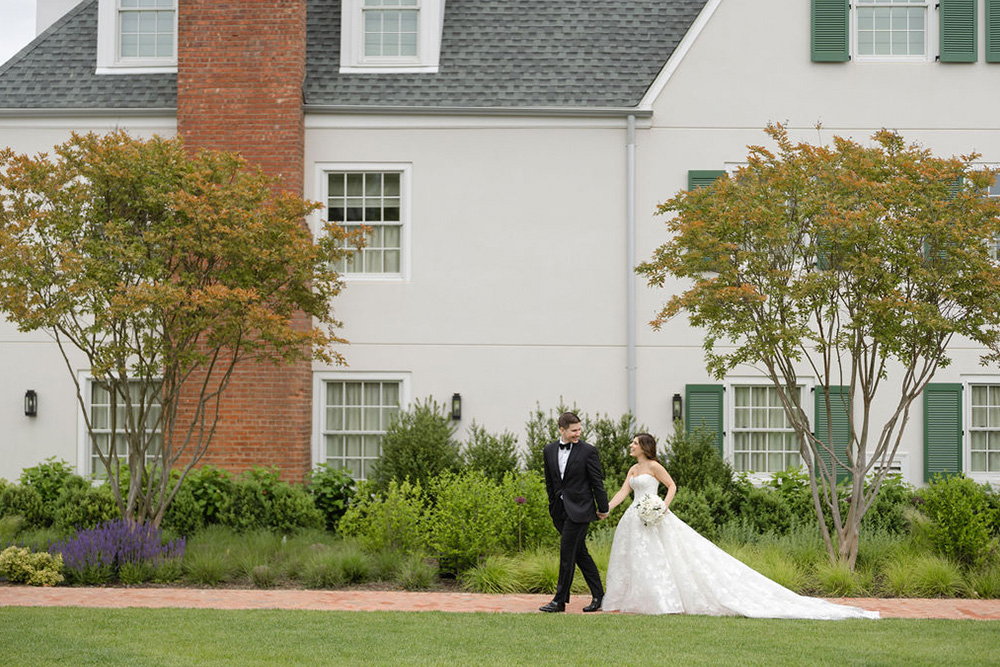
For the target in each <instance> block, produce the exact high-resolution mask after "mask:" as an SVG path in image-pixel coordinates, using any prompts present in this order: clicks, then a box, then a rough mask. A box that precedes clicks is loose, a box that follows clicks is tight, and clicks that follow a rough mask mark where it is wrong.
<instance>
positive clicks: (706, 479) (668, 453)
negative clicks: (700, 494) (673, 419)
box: [660, 426, 735, 497]
mask: <svg viewBox="0 0 1000 667" xmlns="http://www.w3.org/2000/svg"><path fill="white" fill-rule="evenodd" d="M714 440H715V435H714V433H713V432H711V431H706V430H704V429H698V430H697V431H695V432H694V433H686V432H685V431H684V430H683V427H681V426H678V427H677V429H676V430H675V431H674V434H673V436H671V437H670V438H669V439H668V440H667V442H666V443H665V447H663V453H662V454H661V456H660V458H661V459H662V462H663V466H664V467H665V468H666V469H667V470H668V471H669V472H670V476H671V477H672V478H673V480H674V481H675V482H676V483H677V486H678V488H691V489H703V488H705V487H706V486H710V485H715V486H718V487H719V488H720V489H722V491H723V493H724V494H725V495H726V496H727V497H728V496H729V495H730V494H731V493H732V492H733V491H734V488H735V482H734V481H733V469H732V467H731V466H730V465H729V464H728V463H727V462H726V461H725V460H723V458H722V457H721V456H719V452H718V450H716V449H715V444H714Z"/></svg>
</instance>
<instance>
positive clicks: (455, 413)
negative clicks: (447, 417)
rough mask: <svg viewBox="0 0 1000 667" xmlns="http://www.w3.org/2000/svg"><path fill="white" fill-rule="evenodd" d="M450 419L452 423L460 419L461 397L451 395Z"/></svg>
mask: <svg viewBox="0 0 1000 667" xmlns="http://www.w3.org/2000/svg"><path fill="white" fill-rule="evenodd" d="M451 418H452V420H453V421H458V420H459V419H461V418H462V395H461V394H452V395H451Z"/></svg>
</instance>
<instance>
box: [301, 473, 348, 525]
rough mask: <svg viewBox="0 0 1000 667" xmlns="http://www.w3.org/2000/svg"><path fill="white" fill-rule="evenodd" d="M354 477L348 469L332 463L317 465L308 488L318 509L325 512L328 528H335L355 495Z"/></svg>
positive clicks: (324, 516)
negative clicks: (337, 466) (342, 468)
mask: <svg viewBox="0 0 1000 667" xmlns="http://www.w3.org/2000/svg"><path fill="white" fill-rule="evenodd" d="M354 486H355V484H354V478H352V477H351V475H350V473H348V472H347V471H346V470H341V469H339V468H336V467H334V466H331V465H327V464H322V465H319V466H317V467H316V468H315V469H314V470H313V471H312V475H311V476H310V478H309V485H308V486H307V487H306V490H307V491H308V492H309V493H310V495H312V498H313V504H314V505H316V509H318V510H319V511H320V512H322V513H323V518H324V520H325V522H326V528H327V530H335V529H336V528H337V524H338V523H339V522H340V517H342V516H344V512H346V511H347V507H348V506H349V505H350V502H351V498H352V497H353V496H354Z"/></svg>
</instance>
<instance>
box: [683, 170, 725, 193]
mask: <svg viewBox="0 0 1000 667" xmlns="http://www.w3.org/2000/svg"><path fill="white" fill-rule="evenodd" d="M725 175H726V170H725V169H692V170H690V171H689V172H688V190H694V189H695V188H704V187H706V186H708V185H711V184H712V183H715V180H716V179H717V178H722V177H723V176H725Z"/></svg>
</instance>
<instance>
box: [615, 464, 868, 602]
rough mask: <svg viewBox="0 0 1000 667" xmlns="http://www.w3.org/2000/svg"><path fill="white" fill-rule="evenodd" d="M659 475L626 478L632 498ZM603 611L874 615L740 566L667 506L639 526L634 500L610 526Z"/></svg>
mask: <svg viewBox="0 0 1000 667" xmlns="http://www.w3.org/2000/svg"><path fill="white" fill-rule="evenodd" d="M658 484H659V482H658V481H657V479H656V478H655V477H653V476H652V475H648V474H642V475H636V476H635V477H633V478H632V481H631V486H632V493H633V497H634V498H635V499H640V498H642V497H643V496H644V495H646V494H652V495H655V494H656V491H657V486H658ZM607 583H608V585H607V592H606V593H605V595H604V604H603V609H604V611H623V612H632V613H637V614H709V615H712V616H749V617H753V618H807V619H823V620H837V619H844V618H878V612H875V611H866V610H864V609H858V608H857V607H847V606H844V605H839V604H834V603H833V602H829V601H827V600H822V599H819V598H810V597H805V596H802V595H798V594H796V593H793V592H792V591H790V590H788V589H787V588H785V587H784V586H782V585H780V584H778V583H775V582H773V581H771V580H770V579H768V578H767V577H765V576H764V575H762V574H760V573H759V572H757V571H756V570H753V569H751V568H750V567H748V566H746V565H744V564H743V563H742V562H740V561H739V560H737V559H736V558H733V557H732V556H730V555H729V554H727V553H726V552H725V551H723V550H722V549H720V548H719V547H717V546H715V545H714V544H712V542H710V541H709V540H707V539H705V538H704V537H702V536H701V535H699V534H698V533H697V531H695V530H694V529H693V528H691V527H690V526H688V525H687V524H686V523H684V522H683V521H681V520H680V519H678V518H677V517H676V516H674V514H673V513H672V512H668V513H667V515H666V516H664V517H663V519H662V520H661V521H660V522H659V523H657V524H655V525H653V526H649V527H647V526H644V525H643V523H642V520H641V519H640V518H639V514H638V511H637V508H636V503H632V505H631V506H630V507H629V508H628V509H627V510H625V514H624V516H622V519H621V521H620V522H619V523H618V527H617V528H616V529H615V539H614V543H613V544H612V546H611V559H610V561H609V562H608V577H607Z"/></svg>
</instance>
